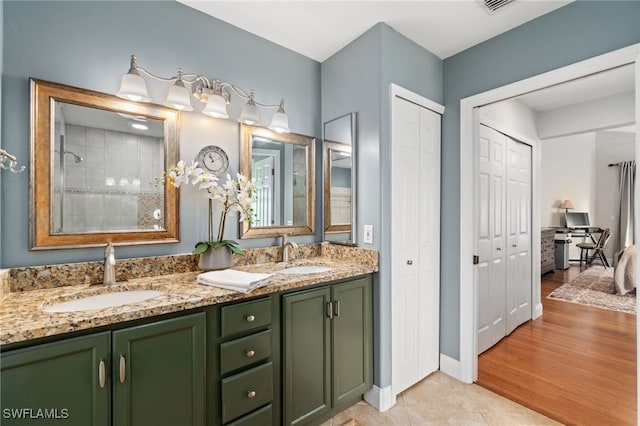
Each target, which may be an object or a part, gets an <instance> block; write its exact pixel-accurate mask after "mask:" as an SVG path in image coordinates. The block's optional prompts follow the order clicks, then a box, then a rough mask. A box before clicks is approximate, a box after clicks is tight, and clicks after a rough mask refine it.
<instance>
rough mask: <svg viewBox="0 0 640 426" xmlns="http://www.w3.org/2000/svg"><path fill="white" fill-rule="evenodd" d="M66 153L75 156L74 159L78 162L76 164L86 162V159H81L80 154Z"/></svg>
mask: <svg viewBox="0 0 640 426" xmlns="http://www.w3.org/2000/svg"><path fill="white" fill-rule="evenodd" d="M64 153H65V154H71V155H73V158H74V160H75V161H76V164H77V163H80V162H82V161H84V158H82V157H80V156H79V155H78V154H76V153H75V152H73V151H65V152H64Z"/></svg>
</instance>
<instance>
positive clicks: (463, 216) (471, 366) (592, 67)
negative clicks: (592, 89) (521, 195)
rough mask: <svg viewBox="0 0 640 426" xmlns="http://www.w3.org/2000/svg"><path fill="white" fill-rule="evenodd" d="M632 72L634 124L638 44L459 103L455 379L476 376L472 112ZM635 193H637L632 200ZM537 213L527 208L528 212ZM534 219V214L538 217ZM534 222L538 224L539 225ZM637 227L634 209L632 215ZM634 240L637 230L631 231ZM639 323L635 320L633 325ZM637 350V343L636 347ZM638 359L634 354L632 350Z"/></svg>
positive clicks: (639, 104) (639, 141) (639, 105)
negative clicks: (626, 69)
mask: <svg viewBox="0 0 640 426" xmlns="http://www.w3.org/2000/svg"><path fill="white" fill-rule="evenodd" d="M632 63H633V64H635V68H636V112H635V113H636V123H640V99H639V98H640V96H638V89H639V88H640V44H635V45H632V46H628V47H625V48H622V49H619V50H615V51H613V52H609V53H606V54H603V55H600V56H596V57H594V58H590V59H587V60H584V61H581V62H578V63H575V64H571V65H567V66H565V67H562V68H558V69H556V70H553V71H549V72H546V73H544V74H540V75H537V76H534V77H530V78H527V79H525V80H521V81H518V82H515V83H511V84H508V85H506V86H502V87H498V88H496V89H492V90H489V91H487V92H483V93H479V94H477V95H474V96H470V97H468V98H464V99H461V100H460V377H459V379H460V380H462V381H463V382H466V383H472V382H474V381H475V380H476V379H477V375H478V356H477V351H476V336H475V332H476V306H475V302H474V301H475V300H476V295H475V289H474V287H473V264H472V256H473V254H474V253H473V247H474V242H473V235H474V234H473V175H474V174H473V173H469V172H468V171H469V170H472V168H473V164H474V159H473V152H474V150H473V111H474V108H477V107H480V106H483V105H487V104H489V103H493V102H498V101H501V100H505V99H509V98H512V97H514V96H519V95H521V94H524V93H527V92H530V91H534V90H539V89H542V88H545V87H549V86H553V85H555V84H560V83H563V82H566V81H569V80H573V79H576V78H580V77H583V76H586V75H590V74H594V73H598V72H601V71H604V70H607V69H609V68H614V67H617V66H621V65H625V64H632ZM636 161H638V162H639V163H640V136H639V135H638V133H636ZM638 194H640V188H637V193H636V195H638ZM536 208H538V209H539V200H538V207H536V206H533V209H534V211H535V209H536ZM538 214H539V213H538ZM539 220H540V219H539V218H538V222H539ZM636 220H637V221H638V223H640V209H638V211H637V212H636ZM636 239H637V240H639V241H640V227H638V229H636ZM638 322H639V324H640V320H639V321H638ZM638 347H639V348H640V341H639V342H638ZM638 354H639V355H640V350H639V351H638Z"/></svg>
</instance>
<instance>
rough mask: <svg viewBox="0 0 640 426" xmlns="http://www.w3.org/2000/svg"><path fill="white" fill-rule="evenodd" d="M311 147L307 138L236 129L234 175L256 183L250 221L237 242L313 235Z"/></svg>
mask: <svg viewBox="0 0 640 426" xmlns="http://www.w3.org/2000/svg"><path fill="white" fill-rule="evenodd" d="M315 142H316V139H315V138H314V137H311V136H304V135H299V134H295V133H276V132H274V131H271V130H269V129H265V128H263V127H256V126H249V125H246V124H241V125H240V172H241V173H242V174H243V175H245V176H247V177H249V178H255V180H256V187H257V190H256V195H255V198H254V205H253V207H254V218H253V220H252V221H245V222H242V223H241V225H240V238H262V237H277V236H281V235H282V234H289V235H312V234H313V233H314V232H315V228H314V215H315Z"/></svg>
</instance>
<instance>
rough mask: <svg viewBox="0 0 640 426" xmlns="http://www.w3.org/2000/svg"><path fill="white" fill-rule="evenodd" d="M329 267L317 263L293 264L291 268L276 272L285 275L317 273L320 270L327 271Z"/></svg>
mask: <svg viewBox="0 0 640 426" xmlns="http://www.w3.org/2000/svg"><path fill="white" fill-rule="evenodd" d="M330 270H331V268H329V267H328V266H319V265H306V266H294V267H293V268H286V269H281V270H279V271H278V272H279V273H281V274H287V275H304V274H319V273H321V272H328V271H330Z"/></svg>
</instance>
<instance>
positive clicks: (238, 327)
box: [220, 298, 271, 337]
mask: <svg viewBox="0 0 640 426" xmlns="http://www.w3.org/2000/svg"><path fill="white" fill-rule="evenodd" d="M220 315H221V318H220V324H221V333H222V337H225V336H229V335H232V334H236V333H241V332H243V331H249V330H253V329H255V328H260V327H264V326H267V325H269V324H271V298H266V299H260V300H253V301H249V302H243V303H236V304H234V305H230V306H225V307H223V308H222V309H221V314H220Z"/></svg>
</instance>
